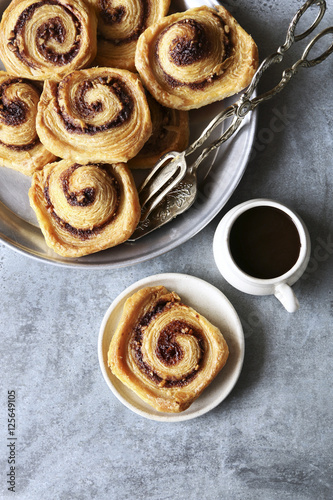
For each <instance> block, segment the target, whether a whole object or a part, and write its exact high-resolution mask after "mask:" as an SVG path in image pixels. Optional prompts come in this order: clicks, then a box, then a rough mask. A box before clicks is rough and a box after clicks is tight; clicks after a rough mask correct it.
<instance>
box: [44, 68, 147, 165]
mask: <svg viewBox="0 0 333 500" xmlns="http://www.w3.org/2000/svg"><path fill="white" fill-rule="evenodd" d="M151 131H152V124H151V118H150V112H149V107H148V103H147V99H146V96H145V92H144V90H143V87H142V84H141V82H140V79H139V77H138V76H137V75H135V74H133V73H131V72H130V71H126V70H121V69H112V68H90V69H86V70H81V71H74V72H73V73H71V74H69V75H67V77H65V78H64V79H63V80H62V81H61V82H55V81H51V80H47V81H46V82H45V84H44V90H43V94H42V96H41V100H40V103H39V105H38V114H37V132H38V135H39V137H40V139H41V141H42V142H43V144H44V145H45V146H46V147H47V148H48V149H49V150H50V151H52V152H53V153H54V154H56V155H58V156H60V157H61V158H66V159H71V160H75V161H79V162H85V161H102V162H103V161H104V162H106V161H108V162H126V161H128V160H129V159H130V158H133V157H134V156H135V155H136V154H137V153H138V152H139V151H140V149H141V148H142V146H143V145H144V143H145V142H146V141H147V139H148V138H149V137H150V134H151Z"/></svg>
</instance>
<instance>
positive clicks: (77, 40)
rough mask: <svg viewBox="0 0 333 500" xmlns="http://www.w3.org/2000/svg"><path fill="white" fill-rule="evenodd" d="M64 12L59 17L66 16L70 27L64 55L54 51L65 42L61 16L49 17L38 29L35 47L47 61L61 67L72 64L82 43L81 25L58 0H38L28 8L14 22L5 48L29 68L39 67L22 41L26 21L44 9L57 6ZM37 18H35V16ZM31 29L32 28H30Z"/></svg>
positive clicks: (24, 34)
mask: <svg viewBox="0 0 333 500" xmlns="http://www.w3.org/2000/svg"><path fill="white" fill-rule="evenodd" d="M59 5H61V8H62V10H63V13H62V15H65V16H67V17H68V18H69V19H70V22H71V24H72V26H73V31H74V33H73V39H72V41H71V47H70V48H68V49H67V50H66V51H65V52H60V53H59V52H57V51H56V50H55V47H54V44H55V45H56V47H59V46H62V45H64V43H65V41H66V25H65V24H64V22H63V19H62V18H61V17H60V16H56V17H51V18H48V19H47V20H46V21H44V22H42V24H40V25H39V26H38V27H37V30H36V33H35V40H34V41H35V45H36V48H37V51H38V53H39V54H40V56H41V57H42V58H43V59H45V60H46V61H50V62H52V63H53V64H55V65H58V66H62V65H65V64H68V63H69V62H71V61H72V60H73V59H74V57H76V55H77V54H78V52H79V49H80V44H81V31H82V25H81V22H80V20H79V19H78V18H77V16H76V15H75V13H74V12H73V9H72V8H71V6H70V5H67V6H65V5H62V4H61V3H60V2H59V1H58V0H40V1H39V2H36V3H33V4H31V5H29V6H28V7H27V8H26V9H24V10H23V12H22V13H21V14H20V16H19V17H18V19H17V22H16V24H15V26H14V29H13V31H12V36H11V38H10V40H9V42H8V48H9V50H10V51H11V52H13V53H14V54H15V55H16V56H17V57H18V58H19V59H20V60H21V61H22V62H23V63H25V64H27V65H28V66H30V67H32V68H36V67H40V64H39V63H38V62H37V61H36V60H35V59H33V58H32V57H31V56H30V57H29V54H28V53H27V51H26V49H25V47H24V45H23V43H22V40H24V39H25V38H26V33H25V30H26V29H27V28H26V27H27V26H29V22H30V21H32V20H33V16H35V15H36V11H37V10H38V9H40V8H41V7H44V6H59ZM36 17H37V16H36ZM30 29H31V28H30Z"/></svg>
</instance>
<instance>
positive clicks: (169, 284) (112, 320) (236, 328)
mask: <svg viewBox="0 0 333 500" xmlns="http://www.w3.org/2000/svg"><path fill="white" fill-rule="evenodd" d="M156 285H164V286H165V287H166V288H167V289H168V290H170V291H175V292H176V293H178V295H179V296H180V297H181V299H182V301H183V302H184V303H185V304H187V305H189V306H191V307H193V308H194V309H196V310H197V311H198V312H199V313H200V314H202V315H203V316H205V317H206V318H207V319H208V320H209V321H210V322H211V323H213V325H215V326H217V327H218V328H219V329H220V330H221V332H222V333H223V336H224V337H225V339H226V341H227V344H228V347H229V351H230V354H229V358H228V361H227V363H226V365H225V366H224V368H223V369H222V370H221V372H220V373H219V374H218V375H217V377H216V378H215V379H214V380H213V382H212V383H211V384H210V385H209V386H208V387H207V388H206V389H205V390H204V392H203V393H202V394H201V396H200V397H199V398H198V399H197V400H196V401H194V403H193V404H192V405H191V406H190V407H189V408H188V409H187V410H185V411H183V412H181V413H164V412H159V411H157V410H155V409H154V408H153V407H151V406H149V405H148V404H147V403H145V402H144V401H142V400H141V399H140V398H139V397H138V396H137V395H136V394H135V393H134V392H133V391H131V390H130V389H128V388H127V387H126V386H125V385H124V384H123V383H122V382H120V380H118V379H117V378H116V377H115V376H114V375H113V374H112V372H111V370H110V368H109V367H108V364H107V354H108V350H109V345H110V341H111V338H112V335H113V333H114V331H115V329H116V327H117V325H118V322H119V319H120V316H121V313H122V309H123V306H124V303H125V301H126V300H127V299H128V298H129V297H130V296H131V295H132V294H133V293H135V292H136V291H138V290H139V289H140V288H143V287H145V286H156ZM98 358H99V363H100V367H101V370H102V373H103V376H104V379H105V381H106V383H107V385H108V386H109V388H110V389H111V391H112V392H113V394H114V395H115V396H116V397H117V398H118V399H119V401H121V402H122V403H123V404H124V405H125V406H126V407H127V408H129V409H130V410H132V411H133V412H135V413H137V414H138V415H141V416H142V417H145V418H148V419H151V420H159V421H162V422H180V421H183V420H190V419H192V418H196V417H199V416H200V415H203V414H204V413H207V412H208V411H210V410H212V409H213V408H215V407H216V406H217V405H218V404H220V403H221V402H222V401H223V400H224V399H225V398H226V397H227V396H228V394H229V393H230V392H231V390H232V389H233V387H234V385H235V384H236V382H237V379H238V377H239V375H240V372H241V369H242V365H243V360H244V334H243V329H242V325H241V322H240V319H239V317H238V315H237V313H236V311H235V309H234V307H233V306H232V305H231V303H230V302H229V300H228V299H227V298H226V297H225V295H224V294H223V293H222V292H221V291H220V290H218V289H217V288H215V287H214V286H213V285H211V284H209V283H207V282H206V281H203V280H201V279H199V278H196V277H194V276H189V275H187V274H173V273H167V274H156V275H154V276H148V277H147V278H144V279H142V280H140V281H137V282H136V283H134V284H133V285H131V286H130V287H128V288H127V289H126V290H124V291H123V292H122V293H121V294H120V295H119V296H118V297H117V298H116V299H115V300H114V301H113V302H112V304H111V305H110V307H109V309H108V310H107V312H106V314H105V316H104V319H103V321H102V324H101V328H100V332H99V338H98Z"/></svg>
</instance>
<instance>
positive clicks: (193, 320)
mask: <svg viewBox="0 0 333 500" xmlns="http://www.w3.org/2000/svg"><path fill="white" fill-rule="evenodd" d="M228 355H229V350H228V346H227V344H226V341H225V340H224V338H223V335H222V333H221V332H220V331H219V330H218V328H216V327H215V326H213V325H212V324H211V323H210V322H209V321H208V320H207V319H206V318H204V317H203V316H201V315H200V314H199V313H198V312H196V311H195V310H194V309H192V308H191V307H189V306H186V305H184V304H182V302H181V299H180V297H179V296H178V295H177V294H176V293H175V292H169V291H168V290H167V289H166V288H165V287H164V286H155V287H146V288H143V289H141V290H139V291H138V292H136V293H134V294H133V295H132V296H131V297H130V298H129V299H128V300H127V301H126V303H125V305H124V309H123V313H122V316H121V319H120V322H119V325H118V327H117V330H116V332H115V333H114V335H113V338H112V340H111V343H110V348H109V353H108V364H109V366H110V368H111V371H112V373H113V374H114V375H115V376H116V377H118V378H119V379H120V380H121V381H122V382H123V383H124V384H125V385H126V386H127V387H129V388H130V389H132V390H133V391H134V392H135V393H136V394H137V395H138V396H139V397H140V398H141V399H143V400H144V401H146V402H147V403H148V404H149V405H151V406H153V407H154V408H155V409H157V410H158V411H163V412H170V413H176V412H181V411H184V410H185V409H186V408H188V407H189V406H190V405H191V404H192V403H193V401H194V400H195V399H197V398H198V397H199V396H200V394H201V393H202V392H203V390H204V389H205V388H206V387H207V386H208V385H209V384H210V383H211V382H212V380H213V379H214V378H215V376H216V375H217V374H218V372H219V371H220V370H221V369H222V368H223V366H224V365H225V363H226V361H227V358H228Z"/></svg>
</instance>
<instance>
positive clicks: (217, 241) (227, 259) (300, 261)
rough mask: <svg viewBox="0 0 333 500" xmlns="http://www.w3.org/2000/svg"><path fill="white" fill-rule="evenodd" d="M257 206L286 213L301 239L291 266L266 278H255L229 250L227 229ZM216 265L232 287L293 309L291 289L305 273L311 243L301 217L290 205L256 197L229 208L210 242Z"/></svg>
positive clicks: (290, 309) (296, 307) (293, 295)
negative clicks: (265, 296) (269, 296)
mask: <svg viewBox="0 0 333 500" xmlns="http://www.w3.org/2000/svg"><path fill="white" fill-rule="evenodd" d="M260 206H269V207H273V208H276V209H278V210H281V211H282V212H284V213H285V214H287V215H288V216H289V217H290V218H291V220H292V221H293V223H294V224H295V226H296V229H297V231H298V234H299V239H300V251H299V255H298V258H297V260H296V262H295V264H294V265H292V267H291V268H290V269H289V270H288V271H287V272H285V273H284V274H282V275H281V276H277V277H274V278H269V279H262V278H256V277H254V276H250V275H249V274H247V273H246V272H244V271H243V270H242V269H241V268H240V267H239V266H238V265H237V264H236V263H235V260H234V258H233V256H232V253H231V250H230V244H229V243H230V232H231V228H232V226H233V224H234V223H235V221H236V219H238V217H239V216H240V215H241V214H242V213H244V212H245V211H247V210H249V209H251V208H254V207H260ZM213 251H214V258H215V262H216V265H217V267H218V269H219V271H220V272H221V274H222V276H223V277H224V278H225V279H226V280H227V281H228V282H229V283H230V284H231V285H232V286H234V287H235V288H237V289H238V290H241V291H242V292H245V293H249V294H252V295H275V297H277V299H278V300H279V301H280V302H281V303H282V305H283V306H284V307H285V308H286V310H287V311H288V312H295V311H296V310H297V309H298V307H299V302H298V300H297V298H296V296H295V294H294V292H293V290H292V289H291V285H293V284H294V283H295V282H296V281H297V280H298V279H299V278H300V277H301V275H302V274H303V273H304V271H305V269H306V267H307V264H308V262H309V258H310V251H311V242H310V236H309V233H308V230H307V228H306V226H305V224H304V222H303V221H302V220H301V218H300V217H299V216H298V215H297V214H296V213H295V212H294V211H292V210H291V209H290V208H288V207H286V206H285V205H282V204H281V203H278V202H276V201H273V200H269V199H264V198H258V199H253V200H249V201H246V202H244V203H241V204H240V205H237V206H236V207H234V208H232V209H231V210H230V211H229V212H228V213H227V214H226V215H225V216H224V217H223V218H222V220H221V222H220V223H219V225H218V227H217V229H216V231H215V235H214V243H213Z"/></svg>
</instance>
